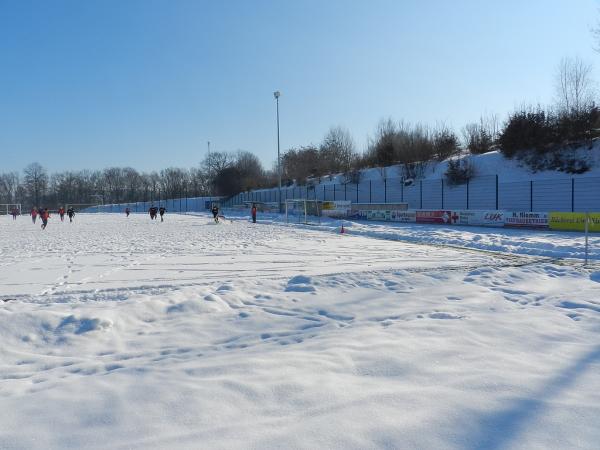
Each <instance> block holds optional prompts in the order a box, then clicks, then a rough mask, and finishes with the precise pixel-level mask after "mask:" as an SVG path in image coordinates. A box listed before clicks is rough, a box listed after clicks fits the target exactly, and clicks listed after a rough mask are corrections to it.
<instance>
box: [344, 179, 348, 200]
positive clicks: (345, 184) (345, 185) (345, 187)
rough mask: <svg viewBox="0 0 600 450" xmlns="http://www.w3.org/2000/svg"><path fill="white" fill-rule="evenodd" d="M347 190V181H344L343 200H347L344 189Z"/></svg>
mask: <svg viewBox="0 0 600 450" xmlns="http://www.w3.org/2000/svg"><path fill="white" fill-rule="evenodd" d="M347 190H348V183H344V201H346V200H348V199H347V198H346V197H347V195H346V191H347Z"/></svg>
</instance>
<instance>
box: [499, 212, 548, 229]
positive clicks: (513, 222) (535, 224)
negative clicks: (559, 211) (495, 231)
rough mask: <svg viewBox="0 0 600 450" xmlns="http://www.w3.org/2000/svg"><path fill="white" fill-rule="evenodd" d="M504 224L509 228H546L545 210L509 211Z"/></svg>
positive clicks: (546, 215) (546, 216) (546, 214)
mask: <svg viewBox="0 0 600 450" xmlns="http://www.w3.org/2000/svg"><path fill="white" fill-rule="evenodd" d="M504 226H506V227H511V228H548V213H547V212H522V211H510V212H507V213H506V221H505V224H504Z"/></svg>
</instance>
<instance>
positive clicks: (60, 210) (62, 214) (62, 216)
mask: <svg viewBox="0 0 600 450" xmlns="http://www.w3.org/2000/svg"><path fill="white" fill-rule="evenodd" d="M58 215H59V216H60V221H61V222H64V221H65V208H64V207H62V206H61V207H60V208H58Z"/></svg>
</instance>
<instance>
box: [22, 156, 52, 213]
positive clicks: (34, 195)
mask: <svg viewBox="0 0 600 450" xmlns="http://www.w3.org/2000/svg"><path fill="white" fill-rule="evenodd" d="M23 173H24V174H25V176H24V178H23V181H24V187H25V190H26V192H27V195H28V196H29V198H30V200H31V201H32V202H33V204H34V205H37V206H40V203H41V201H42V200H43V197H44V194H45V193H46V189H48V173H47V172H46V169H44V168H43V167H42V166H41V165H40V164H39V163H32V164H29V165H28V166H27V167H26V168H25V170H24V171H23Z"/></svg>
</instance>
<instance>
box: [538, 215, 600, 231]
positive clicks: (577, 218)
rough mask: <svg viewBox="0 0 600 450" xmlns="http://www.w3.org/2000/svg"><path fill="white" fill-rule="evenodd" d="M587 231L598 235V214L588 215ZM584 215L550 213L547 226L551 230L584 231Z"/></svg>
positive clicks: (599, 225)
mask: <svg viewBox="0 0 600 450" xmlns="http://www.w3.org/2000/svg"><path fill="white" fill-rule="evenodd" d="M588 216H589V218H590V222H589V228H588V229H589V231H590V232H596V233H600V213H589V215H588ZM585 217H586V214H585V213H570V212H551V213H550V215H549V217H548V225H549V227H550V229H551V230H565V231H584V230H585Z"/></svg>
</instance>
